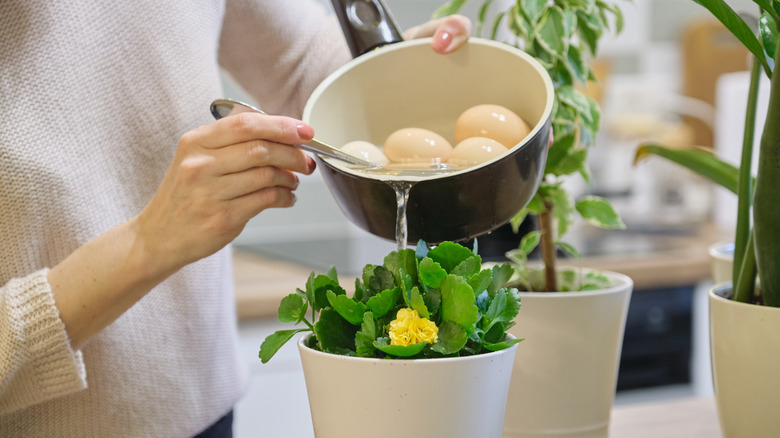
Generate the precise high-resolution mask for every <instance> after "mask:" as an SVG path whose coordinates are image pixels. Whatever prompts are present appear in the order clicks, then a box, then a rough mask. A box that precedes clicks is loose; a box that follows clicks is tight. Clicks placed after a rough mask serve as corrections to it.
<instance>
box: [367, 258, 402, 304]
mask: <svg viewBox="0 0 780 438" xmlns="http://www.w3.org/2000/svg"><path fill="white" fill-rule="evenodd" d="M363 283H365V285H366V292H367V296H368V297H369V298H370V297H372V296H374V295H376V294H378V293H379V292H382V291H383V290H387V289H392V288H394V287H395V276H394V275H393V273H392V272H390V271H389V270H388V269H387V268H385V267H384V266H377V265H366V266H365V267H364V268H363Z"/></svg>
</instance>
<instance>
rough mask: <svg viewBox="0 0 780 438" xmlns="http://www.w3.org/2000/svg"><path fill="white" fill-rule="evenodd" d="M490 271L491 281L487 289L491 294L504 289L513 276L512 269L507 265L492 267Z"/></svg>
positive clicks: (513, 271)
mask: <svg viewBox="0 0 780 438" xmlns="http://www.w3.org/2000/svg"><path fill="white" fill-rule="evenodd" d="M492 271H493V280H492V282H491V284H490V287H489V288H488V293H491V294H492V293H493V292H495V291H497V290H499V289H501V288H502V287H504V285H505V284H507V283H509V280H510V279H511V278H512V276H513V275H514V274H515V270H514V268H513V267H512V265H510V264H509V263H503V264H501V265H495V266H493V268H492Z"/></svg>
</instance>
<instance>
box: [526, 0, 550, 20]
mask: <svg viewBox="0 0 780 438" xmlns="http://www.w3.org/2000/svg"><path fill="white" fill-rule="evenodd" d="M520 4H521V5H522V8H523V11H525V13H526V14H527V16H528V18H529V20H531V21H532V22H534V23H535V22H537V21H539V18H540V17H541V15H542V13H543V12H544V11H545V9H546V8H547V0H521V2H520Z"/></svg>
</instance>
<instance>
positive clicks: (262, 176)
mask: <svg viewBox="0 0 780 438" xmlns="http://www.w3.org/2000/svg"><path fill="white" fill-rule="evenodd" d="M313 135H314V130H313V129H312V128H311V127H310V126H309V125H306V124H304V123H302V122H300V121H298V120H295V119H291V118H289V117H280V116H264V115H262V114H256V113H243V114H239V115H235V116H230V117H226V118H224V119H221V120H219V121H217V122H214V123H212V124H210V125H205V126H201V127H199V128H197V129H195V130H193V131H190V132H188V133H186V134H184V136H182V138H181V140H180V141H179V146H178V148H177V150H176V156H175V157H174V159H173V162H172V163H171V165H170V167H169V168H168V171H167V173H166V174H165V177H164V178H163V181H162V183H161V184H160V186H159V187H158V189H157V191H156V192H155V194H154V196H153V197H152V200H151V201H149V203H148V204H147V205H146V207H144V209H143V211H142V212H141V213H140V214H139V215H138V216H136V217H134V218H132V219H131V220H128V221H127V222H124V223H122V224H120V225H118V226H116V227H114V228H111V229H109V230H108V231H106V232H105V233H103V234H101V235H99V236H97V237H95V238H94V239H92V240H90V241H89V242H87V243H85V244H83V245H82V246H80V247H79V248H77V249H76V250H75V251H74V252H73V253H71V254H70V255H69V256H68V257H66V258H65V259H64V260H62V261H61V262H60V263H58V264H57V265H56V266H54V267H53V268H52V269H51V270H50V271H49V273H48V279H49V283H50V284H51V289H52V293H53V294H54V300H55V303H56V304H57V307H58V308H59V311H60V318H61V319H62V321H63V322H64V323H65V328H66V330H67V332H68V337H69V339H70V342H71V346H72V347H73V348H74V349H78V348H81V346H82V345H83V344H84V343H85V342H87V340H88V339H90V338H91V337H92V336H94V335H95V334H96V333H98V332H100V331H101V330H103V329H104V328H105V327H106V326H107V325H109V324H110V323H111V322H112V321H114V320H115V319H116V318H118V317H119V316H120V315H121V314H123V313H124V312H125V311H127V309H129V308H130V307H132V306H133V304H135V303H136V302H137V301H138V300H140V299H141V297H143V296H144V295H146V294H147V293H148V292H149V291H150V290H151V289H152V288H153V287H154V286H156V285H157V284H159V283H160V282H161V281H163V280H165V279H166V278H168V277H169V276H170V275H171V274H173V273H174V272H176V271H177V270H179V269H180V268H182V267H183V266H184V265H186V264H188V263H190V262H193V261H195V260H198V259H201V258H203V257H206V256H208V255H211V254H212V253H214V252H216V251H218V250H219V249H220V248H222V247H224V246H225V245H227V244H228V243H229V242H230V241H232V240H233V239H234V238H235V237H236V236H237V235H238V234H239V233H240V232H241V230H242V229H243V228H244V226H245V225H246V223H247V221H249V219H251V218H252V217H253V216H255V215H256V214H258V213H259V212H261V211H263V210H265V209H266V208H273V207H289V206H291V205H293V203H295V196H294V195H293V193H292V192H293V190H295V189H296V188H297V187H298V177H297V176H296V175H295V172H299V173H304V174H310V173H312V172H313V171H314V160H312V159H311V158H310V157H309V156H307V155H306V154H304V153H303V152H302V151H300V150H299V149H296V148H293V147H291V146H289V145H292V144H300V143H306V142H308V141H309V140H311V138H312V136H313Z"/></svg>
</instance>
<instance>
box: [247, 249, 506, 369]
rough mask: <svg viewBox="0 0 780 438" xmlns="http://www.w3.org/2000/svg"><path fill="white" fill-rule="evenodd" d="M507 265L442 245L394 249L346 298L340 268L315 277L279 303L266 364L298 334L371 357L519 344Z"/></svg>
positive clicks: (321, 345)
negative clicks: (487, 263)
mask: <svg viewBox="0 0 780 438" xmlns="http://www.w3.org/2000/svg"><path fill="white" fill-rule="evenodd" d="M512 273H513V270H512V268H511V267H510V266H509V265H495V266H493V267H491V268H487V269H483V268H482V259H481V257H480V256H478V255H477V254H475V253H474V252H472V251H471V250H469V249H468V248H465V247H463V246H461V245H458V244H456V243H452V242H443V243H441V244H440V245H438V246H436V247H435V248H433V249H431V248H429V247H428V245H426V244H425V243H424V242H422V241H421V242H419V243H418V245H417V248H416V249H404V250H401V251H393V252H391V253H390V254H389V255H387V256H386V257H385V259H384V264H382V265H370V264H369V265H366V266H365V267H364V268H363V275H362V278H358V279H356V280H355V292H354V294H353V296H351V297H350V296H348V295H347V293H346V291H345V290H344V288H343V287H341V286H340V285H339V281H338V277H337V273H336V270H335V268H331V269H330V270H329V271H328V273H327V274H321V275H316V274H315V273H314V272H312V273H311V275H310V276H309V279H308V281H307V282H306V288H305V290H302V289H297V291H296V293H292V294H290V295H288V296H286V297H285V298H284V299H282V302H281V304H280V306H279V320H280V321H281V322H286V323H287V322H289V323H294V324H296V325H298V324H303V327H301V328H295V329H290V330H280V331H277V332H276V333H273V334H271V335H270V336H268V337H267V338H266V339H265V341H264V342H263V343H262V345H261V346H260V354H259V356H260V359H261V360H262V362H263V363H265V362H267V361H268V360H270V359H271V357H272V356H273V355H274V354H275V353H276V352H277V351H278V350H279V348H281V347H282V345H284V344H285V343H286V342H287V341H289V340H290V339H291V338H292V337H293V336H295V335H296V334H297V333H301V332H313V333H314V336H312V338H311V340H310V345H309V346H310V347H312V348H315V349H318V350H321V351H323V352H326V353H333V354H341V355H347V356H358V357H370V358H436V357H449V356H468V355H474V354H480V353H484V352H488V351H498V350H503V349H505V348H508V347H511V346H512V345H514V344H516V343H518V342H520V341H521V339H515V338H512V337H507V335H506V330H507V329H508V328H510V327H511V326H512V325H514V322H512V320H513V319H514V318H515V317H516V316H517V314H518V311H519V309H520V295H519V293H518V291H517V289H514V288H507V287H504V285H505V283H506V282H507V281H508V280H509V278H510V277H511V276H512Z"/></svg>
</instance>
